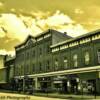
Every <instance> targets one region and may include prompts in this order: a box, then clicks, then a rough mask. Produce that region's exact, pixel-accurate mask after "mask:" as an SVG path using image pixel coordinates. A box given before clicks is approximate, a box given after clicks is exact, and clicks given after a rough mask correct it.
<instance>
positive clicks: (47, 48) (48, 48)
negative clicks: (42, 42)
mask: <svg viewBox="0 0 100 100" xmlns="http://www.w3.org/2000/svg"><path fill="white" fill-rule="evenodd" d="M46 52H47V53H49V52H50V47H49V45H47V46H46Z"/></svg>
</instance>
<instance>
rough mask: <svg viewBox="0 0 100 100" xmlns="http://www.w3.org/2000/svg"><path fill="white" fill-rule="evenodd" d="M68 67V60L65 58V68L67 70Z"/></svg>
mask: <svg viewBox="0 0 100 100" xmlns="http://www.w3.org/2000/svg"><path fill="white" fill-rule="evenodd" d="M67 67H68V60H67V58H66V57H65V58H64V68H67Z"/></svg>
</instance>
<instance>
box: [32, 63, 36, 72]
mask: <svg viewBox="0 0 100 100" xmlns="http://www.w3.org/2000/svg"><path fill="white" fill-rule="evenodd" d="M32 70H33V72H35V65H34V64H33V67H32Z"/></svg>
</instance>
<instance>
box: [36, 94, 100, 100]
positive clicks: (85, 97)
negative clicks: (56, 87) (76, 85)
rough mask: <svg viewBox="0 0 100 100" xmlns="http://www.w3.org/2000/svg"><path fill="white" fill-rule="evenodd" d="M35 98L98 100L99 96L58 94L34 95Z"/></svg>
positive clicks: (99, 99)
mask: <svg viewBox="0 0 100 100" xmlns="http://www.w3.org/2000/svg"><path fill="white" fill-rule="evenodd" d="M34 95H35V96H45V97H53V98H61V99H71V100H82V99H83V100H95V99H96V100H100V96H94V95H73V94H59V93H34Z"/></svg>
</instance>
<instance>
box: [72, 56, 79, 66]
mask: <svg viewBox="0 0 100 100" xmlns="http://www.w3.org/2000/svg"><path fill="white" fill-rule="evenodd" d="M73 62H74V67H78V56H77V54H74V56H73Z"/></svg>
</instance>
